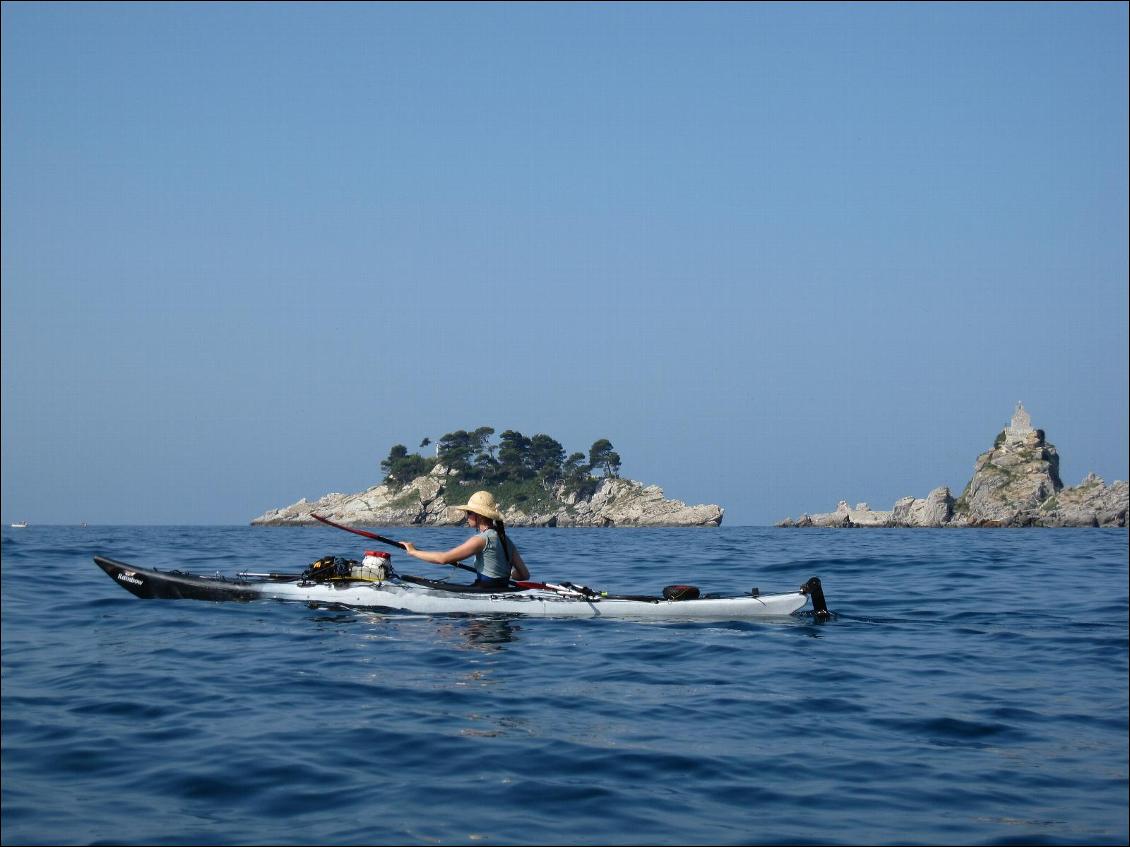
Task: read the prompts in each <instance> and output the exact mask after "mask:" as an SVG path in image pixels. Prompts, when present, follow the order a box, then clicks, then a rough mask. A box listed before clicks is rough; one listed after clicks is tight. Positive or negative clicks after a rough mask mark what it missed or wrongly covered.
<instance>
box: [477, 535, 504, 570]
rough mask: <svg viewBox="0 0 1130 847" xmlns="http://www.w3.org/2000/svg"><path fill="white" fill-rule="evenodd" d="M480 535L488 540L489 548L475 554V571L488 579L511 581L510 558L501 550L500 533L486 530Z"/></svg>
mask: <svg viewBox="0 0 1130 847" xmlns="http://www.w3.org/2000/svg"><path fill="white" fill-rule="evenodd" d="M479 535H480V536H482V537H483V538H484V539H486V542H487V546H486V547H484V548H483V549H482V550H481V551H479V552H478V553H476V554H475V570H476V571H478V572H479V573H480V574H482V575H483V577H485V578H486V579H509V578H510V557H509V556H508V555H506V551H503V550H501V549H500V548H501V547H502V544H501V542H500V540H499V538H498V532H497V531H495V530H493V529H484V530H483V531H482V532H480V533H479Z"/></svg>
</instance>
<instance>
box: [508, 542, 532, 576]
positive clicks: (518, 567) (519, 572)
mask: <svg viewBox="0 0 1130 847" xmlns="http://www.w3.org/2000/svg"><path fill="white" fill-rule="evenodd" d="M510 578H511V579H529V578H530V569H529V568H527V567H526V563H525V562H523V561H522V554H521V553H519V552H518V548H517V547H514V546H513V545H511V547H510Z"/></svg>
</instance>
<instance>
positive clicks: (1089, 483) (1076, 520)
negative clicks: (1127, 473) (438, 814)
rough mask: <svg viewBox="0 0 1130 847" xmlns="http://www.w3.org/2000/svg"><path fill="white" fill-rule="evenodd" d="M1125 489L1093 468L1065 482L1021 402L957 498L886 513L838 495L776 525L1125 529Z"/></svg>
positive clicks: (905, 504)
mask: <svg viewBox="0 0 1130 847" xmlns="http://www.w3.org/2000/svg"><path fill="white" fill-rule="evenodd" d="M1128 500H1130V487H1128V485H1127V483H1126V482H1125V481H1123V480H1115V481H1114V482H1113V483H1112V484H1111V485H1109V486H1108V485H1106V483H1105V482H1104V481H1103V480H1102V479H1101V478H1099V477H1097V476H1095V474H1093V473H1091V474H1088V475H1087V477H1086V478H1085V479H1084V480H1083V481H1082V482H1081V483H1079V484H1078V485H1076V486H1074V487H1069V488H1065V487H1064V485H1063V482H1062V480H1060V478H1059V454H1058V453H1057V452H1056V449H1055V447H1054V446H1053V445H1052V444H1050V443H1048V441H1047V439H1046V437H1045V435H1044V431H1043V430H1041V429H1034V428H1033V427H1032V420H1031V417H1030V416H1029V414H1028V412H1027V411H1026V410H1025V409H1024V404H1023V403H1018V404H1017V405H1016V411H1015V413H1014V414H1013V416H1012V421H1011V422H1010V423H1009V425H1008V426H1007V427H1005V428H1004V429H1003V430H1002V431H1001V432H1000V434H998V435H997V437H996V440H995V441H994V442H993V446H992V448H991V449H990V450H987V451H986V452H984V453H982V454H981V455H980V456H978V457H977V462H976V464H975V466H974V468H973V477H972V478H971V479H970V480H969V483H968V484H967V485H966V486H965V490H964V491H962V493H961V495H960V496H959V497H957V498H956V499H955V498H954V497H953V496H952V495H951V494H950V490H949V488H948V487H946V486H941V487H939V488H935V489H934V490H933V491H931V492H930V493H929V494H928V495H927V496H926V498H925V499H916V498H914V497H903V498H902V499H900V500H898V501H896V502H895V504H894V506H893V507H892V508H891V510H890V511H873V510H872V509H871V508H870V507H869V506H868V505H867V504H866V503H859V504H857V505H856V506H855V507H854V508H853V507H851V506H849V505H848V503H847V501H845V500H841V501H840V502H839V505H837V507H836V510H835V511H834V512H824V513H821V514H811V515H810V514H805V515H801V516H800V517H799V518H797V519H796V520H793V519H792V518H786V519H785V520H783V521H781V522H779V523H778V524H777V526H783V527H1005V526H1011V527H1020V526H1051V527H1055V526H1059V527H1100V526H1101V527H1124V526H1126V511H1127V502H1128Z"/></svg>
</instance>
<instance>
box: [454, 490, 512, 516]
mask: <svg viewBox="0 0 1130 847" xmlns="http://www.w3.org/2000/svg"><path fill="white" fill-rule="evenodd" d="M447 508H449V509H457V510H458V511H460V512H474V513H475V514H476V515H482V516H483V517H484V518H490V519H491V520H492V521H500V520H502V512H500V511H498V504H497V503H495V502H494V495H493V494H491V493H490V492H489V491H476V492H475V493H474V494H472V495H471V496H470V497H469V498H468V499H467V502H466V503H464V504H463V505H462V506H448V507H447Z"/></svg>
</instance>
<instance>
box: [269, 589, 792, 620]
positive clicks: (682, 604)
mask: <svg viewBox="0 0 1130 847" xmlns="http://www.w3.org/2000/svg"><path fill="white" fill-rule="evenodd" d="M263 596H264V597H270V598H273V599H276V600H302V601H305V602H310V603H335V604H340V605H343V606H352V607H355V608H362V609H369V608H372V609H395V610H397V611H403V612H417V613H420V614H429V615H436V614H438V615H445V614H488V615H489V614H502V615H525V616H533V617H546V618H562V617H568V618H601V617H605V618H679V619H692V620H698V619H741V618H757V617H765V616H784V615H791V614H792V613H793V612H796V611H799V610H800V609H802V608H803V607H804V606H805V604H806V603H807V602H808V597H807V596H806V595H804V594H801V593H799V592H795V593H792V594H767V595H765V596H763V597H752V596H750V597H717V598H704V599H698V600H654V601H652V600H624V599H617V598H610V597H599V598H589V597H580V596H571V595H563V594H560V593H558V592H555V591H548V590H544V589H530V590H528V591H512V592H511V591H508V592H502V593H499V594H485V593H463V592H459V591H448V590H437V589H433V588H425V587H423V586H419V585H413V584H411V583H399V582H395V581H394V582H383V583H356V582H346V583H344V584H341V583H335V582H329V583H318V584H313V585H300V584H296V583H285V584H280V585H273V586H270V587H269V588H266V589H264V591H263Z"/></svg>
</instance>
